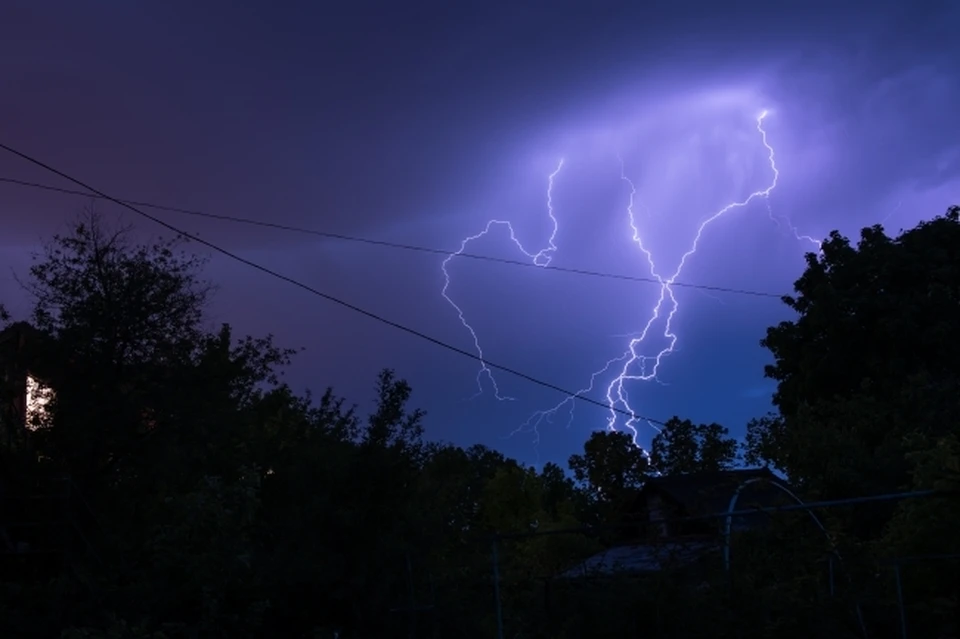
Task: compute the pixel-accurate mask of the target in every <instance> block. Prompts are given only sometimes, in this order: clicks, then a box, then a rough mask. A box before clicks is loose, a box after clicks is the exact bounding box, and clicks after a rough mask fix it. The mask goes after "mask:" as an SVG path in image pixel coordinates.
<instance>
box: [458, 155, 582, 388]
mask: <svg viewBox="0 0 960 639" xmlns="http://www.w3.org/2000/svg"><path fill="white" fill-rule="evenodd" d="M561 169H563V159H562V158H561V159H560V161H559V162H558V163H557V168H556V169H554V171H553V173H551V174H550V175H549V176H548V177H547V215H548V216H549V218H550V222H551V224H552V226H553V230H552V231H551V233H550V237H549V238H547V245H546V247H544V248H542V249H540V250H539V251H537V252H536V253H534V252H531V251H528V250H527V249H526V248H525V247H524V246H523V243H521V242H520V240H519V239H518V238H517V233H516V231H515V230H514V228H513V224H512V223H511V222H509V221H506V220H497V219H493V220H489V221H488V222H487V224H486V226H484V228H483V230H482V231H480V232H479V233H477V234H476V235H469V236H467V237H465V238H464V239H463V240H462V241H461V242H460V248H459V249H457V251H456V252H454V253H451V254H450V255H448V256H447V257H446V258H445V259H444V260H443V264H442V265H441V269H442V270H443V278H444V282H443V289H442V290H441V295H443V299H445V300H447V303H448V304H450V306H452V307H453V309H454V310H455V311H456V312H457V316H458V317H459V318H460V323H461V324H463V327H464V328H465V329H467V331H468V332H469V333H470V337H471V339H472V340H473V346H474V349H475V350H476V353H477V356H478V357H479V359H480V370H478V371H477V378H476V379H477V392H476V393H475V394H474V395H473V397H471V399H475V398H476V397H478V396H479V395H482V394H483V382H484V380H485V379H486V380H487V381H488V382H489V383H490V385H491V387H492V388H493V394H494V396H495V397H496V398H497V399H498V400H500V401H514V400H515V399H516V398H515V397H509V396H507V395H503V394H502V393H501V392H500V385H499V384H498V383H497V380H496V378H495V377H494V375H493V371H492V370H490V367H489V366H487V362H486V359H485V356H484V354H483V346H482V345H481V343H480V338H479V337H478V336H477V331H476V330H475V329H474V328H473V325H472V324H470V322H469V321H468V320H467V317H466V315H465V314H464V312H463V309H462V308H461V307H460V306H459V305H458V304H457V303H456V302H455V301H453V298H452V297H450V286H451V283H452V280H451V278H450V270H449V266H450V263H451V262H452V261H453V260H454V259H455V258H457V257H458V256H460V255H462V254H463V253H464V251H466V250H467V247H468V246H469V245H470V243H471V242H475V241H477V240H479V239H481V238H483V237H485V236H487V235H489V234H490V233H491V232H492V231H493V230H494V229H496V228H505V229H506V230H507V232H508V233H509V236H510V241H511V242H512V243H513V244H514V246H516V247H517V249H519V251H520V252H521V253H523V254H524V255H525V256H526V257H528V258H530V259H531V260H532V261H533V263H534V264H535V265H536V266H540V267H543V268H546V267H547V266H549V265H550V262H551V261H552V260H553V254H554V253H556V251H557V245H556V239H557V232H558V231H559V228H560V225H559V222H558V221H557V217H556V215H555V214H554V210H553V184H554V181H555V179H556V177H557V175H559V174H560V171H561Z"/></svg>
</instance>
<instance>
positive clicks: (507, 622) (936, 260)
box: [0, 210, 960, 639]
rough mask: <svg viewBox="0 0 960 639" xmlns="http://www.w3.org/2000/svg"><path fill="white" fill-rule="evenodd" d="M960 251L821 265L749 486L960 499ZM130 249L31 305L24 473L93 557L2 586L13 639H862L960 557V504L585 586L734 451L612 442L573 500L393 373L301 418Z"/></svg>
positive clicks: (753, 537)
mask: <svg viewBox="0 0 960 639" xmlns="http://www.w3.org/2000/svg"><path fill="white" fill-rule="evenodd" d="M958 229H960V223H958V211H956V210H953V211H951V212H950V213H949V214H948V215H947V216H945V217H942V218H938V219H936V220H933V221H931V222H929V223H926V224H921V225H920V226H918V227H917V228H916V229H913V230H910V231H907V232H906V233H904V234H903V235H901V236H900V237H899V238H895V239H891V238H888V237H886V236H884V235H883V234H882V232H881V231H880V230H879V229H878V228H874V229H866V230H865V231H864V233H863V236H862V239H861V241H860V243H859V245H858V246H857V247H853V246H852V245H850V243H849V242H848V241H847V240H846V239H844V238H842V237H840V236H839V235H837V234H833V235H832V236H831V238H830V239H829V240H828V242H827V243H826V244H825V245H824V251H823V254H822V255H819V256H810V257H809V258H808V266H807V270H806V272H805V273H804V275H803V277H801V279H800V280H798V282H797V296H796V297H794V298H789V299H787V300H786V302H787V304H788V305H789V306H790V308H791V309H793V310H794V311H795V312H796V313H797V318H796V319H795V320H793V321H791V322H785V323H782V324H780V325H779V326H777V327H773V328H772V329H771V330H770V331H769V332H768V335H767V338H766V340H765V341H764V343H765V345H766V346H767V347H768V348H769V349H770V351H771V353H772V354H773V355H774V363H773V364H772V365H771V367H770V368H769V369H768V371H767V372H768V374H769V375H770V376H771V377H772V378H773V379H775V380H776V381H777V382H778V390H777V396H776V407H777V412H776V413H773V414H771V415H768V416H766V417H764V418H761V419H758V420H754V422H752V423H751V424H750V426H749V427H748V433H747V441H746V443H745V446H744V449H743V453H744V458H745V461H746V462H747V463H750V464H755V463H763V464H769V465H771V466H775V467H777V468H779V469H781V470H783V471H784V472H785V473H786V474H787V475H788V477H789V479H790V481H791V482H792V483H793V484H795V485H796V487H797V490H798V491H800V492H801V493H802V494H803V496H804V497H805V498H811V497H824V498H828V497H845V496H851V495H861V494H868V493H871V492H879V491H891V490H899V489H902V488H908V487H909V488H914V489H930V488H935V489H957V488H960V465H958V464H960V462H958V460H960V442H958V439H957V432H956V424H957V420H958V417H960V392H957V391H958V382H960V375H958V372H960V370H958V368H957V366H958V364H957V362H958V361H960V358H958V357H957V355H960V352H957V346H956V342H955V340H952V338H951V337H950V336H951V335H952V328H951V327H952V326H956V325H958V320H960V310H958V309H960V303H958V301H960V297H958V295H960V231H958ZM130 238H131V236H130V234H129V231H127V230H126V229H120V230H114V231H111V230H108V228H107V226H106V225H105V224H104V223H103V220H102V219H100V218H99V217H98V216H96V215H95V214H93V213H88V214H86V215H85V216H84V217H83V218H81V220H80V221H79V222H78V223H77V224H76V225H75V226H74V228H73V229H72V231H71V233H70V234H67V235H64V236H59V237H56V238H54V241H53V242H52V243H51V244H50V246H49V247H47V249H46V251H45V252H44V253H43V254H42V255H39V256H38V257H37V261H36V263H35V264H34V266H33V268H32V269H31V278H30V280H29V281H28V282H27V283H26V284H25V286H26V288H27V290H28V292H30V293H31V294H32V295H33V296H34V302H35V306H34V311H33V313H32V316H31V319H32V323H33V324H34V326H35V327H36V328H37V329H38V331H39V337H40V339H39V340H38V341H37V342H36V345H35V350H34V351H33V352H31V353H30V355H31V357H32V358H33V361H34V362H35V366H36V371H37V372H38V373H39V372H42V373H43V378H44V380H45V381H48V382H49V384H50V386H51V387H52V388H54V389H55V390H56V394H55V396H54V397H53V399H52V401H51V403H50V405H49V410H48V412H47V415H46V417H45V418H44V419H46V420H47V422H48V423H46V424H45V425H46V426H47V427H45V428H42V429H39V430H36V431H32V432H30V433H29V436H30V447H29V448H26V449H23V450H19V449H18V450H16V451H7V453H9V454H8V455H7V457H5V460H4V464H5V466H4V467H5V468H6V469H8V470H10V473H13V469H17V470H16V474H17V475H19V477H18V480H17V481H18V483H19V485H20V486H21V487H28V488H31V489H33V488H34V487H36V486H39V485H41V484H42V483H44V482H45V481H46V482H48V483H49V480H50V479H51V477H54V476H61V475H67V476H69V478H70V483H69V485H71V486H74V487H75V488H76V490H75V491H74V492H71V493H70V494H71V495H72V497H71V499H72V501H70V502H69V504H70V510H69V513H71V514H70V515H69V517H70V521H71V522H72V523H73V524H74V526H75V528H74V531H75V533H76V534H74V535H73V536H71V537H63V539H65V540H67V539H68V540H69V541H64V542H63V543H64V544H65V546H64V547H63V548H61V550H64V551H69V552H65V554H64V557H65V565H61V566H54V567H52V568H51V569H49V570H48V569H47V568H46V567H44V568H43V569H42V570H41V568H40V567H39V566H40V563H39V560H37V562H36V564H37V565H36V566H33V564H31V563H29V562H30V561H33V560H32V559H29V558H27V559H25V558H24V557H14V558H10V557H7V556H5V555H4V556H3V557H0V560H4V561H5V559H10V562H9V566H12V567H13V569H15V572H14V573H11V572H10V571H9V570H5V571H4V572H3V573H2V574H0V634H2V635H3V636H17V637H51V636H60V637H61V638H63V639H75V638H76V639H79V638H90V639H93V638H97V639H101V638H102V639H106V638H118V639H119V638H123V639H127V638H137V639H147V638H151V639H180V638H184V639H186V638H188V637H189V638H194V637H241V638H242V637H251V638H254V637H274V636H289V637H293V638H295V637H326V638H332V637H335V636H336V637H341V638H344V639H346V638H348V637H384V638H387V637H395V636H397V637H398V636H405V637H410V636H440V637H446V636H457V637H474V636H476V637H480V636H486V637H488V636H495V635H496V633H497V624H498V617H499V619H500V620H502V623H503V625H504V628H505V629H506V635H507V636H513V637H521V636H523V637H580V636H591V637H620V636H638V635H640V634H649V635H650V636H657V637H664V638H665V637H696V636H718V635H719V636H738V637H743V638H749V637H758V638H759V637H767V636H847V635H848V634H849V632H850V628H854V630H855V627H854V625H855V624H853V621H852V613H851V611H852V610H853V609H854V601H856V599H855V597H861V598H862V597H863V596H864V594H863V593H869V594H870V596H871V597H873V598H874V599H875V600H876V601H878V602H881V603H882V604H883V606H884V607H887V608H891V606H893V605H894V604H895V602H896V598H895V590H894V589H893V587H892V582H890V581H889V580H887V581H884V580H883V579H880V578H878V577H876V576H875V575H877V574H880V570H881V569H880V568H879V566H881V565H886V564H884V563H883V561H884V560H886V559H889V558H890V557H898V556H899V557H905V556H920V555H930V554H936V553H947V554H949V553H960V548H958V547H957V545H956V543H955V542H956V535H955V534H954V532H955V530H956V529H957V527H958V526H960V510H958V509H957V502H956V501H952V502H951V501H944V500H929V501H923V500H915V501H909V502H904V503H903V504H902V505H900V506H898V507H893V506H891V507H890V508H889V509H887V510H885V511H884V510H878V511H877V514H875V515H872V516H870V517H865V516H840V515H825V516H824V519H825V520H826V521H827V524H828V526H829V527H830V530H831V535H829V536H825V535H823V534H821V531H819V529H814V528H812V526H811V523H810V519H809V518H808V517H806V516H803V515H802V514H801V515H798V516H797V517H792V516H776V517H771V518H770V525H769V526H768V527H767V528H765V529H762V530H758V531H748V532H744V533H738V534H737V535H735V536H734V541H733V546H732V549H733V550H732V557H733V560H732V561H733V563H732V566H734V568H735V570H734V571H733V572H727V571H726V569H725V567H724V565H723V563H722V562H721V561H720V559H719V556H714V555H709V554H707V555H704V556H703V557H701V558H700V559H698V561H697V562H696V563H695V564H693V565H688V564H677V565H676V566H673V567H671V568H670V569H664V570H661V571H659V572H655V573H652V574H648V575H646V576H643V577H639V578H638V577H637V575H635V574H631V575H626V574H614V575H608V576H606V577H604V578H602V579H598V580H596V581H591V580H579V579H571V578H568V577H567V576H565V575H566V572H567V570H568V569H569V568H571V567H573V566H575V565H577V564H578V563H579V562H581V561H582V560H584V559H586V558H588V557H590V556H591V555H593V554H594V553H597V552H599V551H602V550H605V549H607V548H609V547H610V546H611V545H614V544H624V543H630V544H637V543H639V542H640V541H643V539H638V538H630V537H629V535H633V534H635V533H633V532H625V533H623V534H620V535H610V534H606V533H600V532H598V531H599V530H602V529H603V528H604V525H606V524H624V523H635V519H632V518H636V517H642V516H644V515H645V513H644V512H642V511H638V501H637V495H638V493H639V491H640V490H641V489H642V487H643V486H644V484H645V482H646V481H647V479H648V478H649V477H650V475H651V473H653V472H654V471H656V472H659V473H663V474H684V473H698V472H704V471H719V470H724V469H729V468H733V467H735V466H737V465H738V464H739V463H740V462H741V459H739V457H738V452H739V451H738V450H737V446H736V442H735V441H734V440H733V439H732V438H731V437H730V435H729V433H728V431H727V430H726V429H725V428H723V427H722V426H719V425H718V424H713V423H710V424H695V423H693V422H691V421H689V420H684V419H681V418H679V417H675V418H673V419H671V420H669V421H668V423H667V424H666V425H665V427H664V428H663V430H662V432H661V433H660V434H658V435H657V436H656V437H655V438H654V440H653V443H652V446H651V450H650V456H649V457H648V456H647V455H646V453H645V452H644V451H643V450H641V449H640V448H639V447H638V446H636V445H635V444H634V442H633V439H632V438H631V437H630V436H629V435H628V434H625V433H618V432H609V431H601V432H595V433H593V434H591V436H590V437H589V438H588V440H587V441H586V442H585V444H584V447H583V451H582V452H581V453H578V454H576V455H573V456H571V457H570V459H569V462H568V466H569V471H570V474H569V475H568V474H567V472H565V470H564V469H563V468H561V467H560V466H559V465H556V464H552V463H548V464H545V465H544V466H543V467H542V468H540V469H539V470H536V469H534V468H531V467H529V466H526V465H523V464H521V463H519V462H517V461H516V460H512V459H509V458H507V457H505V456H504V455H503V454H501V453H499V452H497V451H494V450H490V449H488V448H485V447H483V446H472V447H467V448H463V447H458V446H453V445H450V444H445V443H438V442H428V441H425V439H424V432H423V424H424V416H425V413H424V412H423V411H420V410H418V409H416V408H414V407H412V406H411V402H412V400H413V391H412V389H411V387H410V386H409V385H408V384H407V383H406V381H405V380H403V379H402V378H400V377H399V376H397V375H396V374H395V373H394V372H393V371H391V370H389V369H387V370H384V371H383V372H381V373H380V375H379V376H378V377H377V379H376V383H375V385H374V388H373V398H374V400H375V406H374V408H373V409H372V411H371V412H370V413H369V414H368V415H363V414H360V413H359V412H358V410H357V409H355V408H354V407H352V406H351V405H350V404H348V403H347V402H346V401H345V400H344V399H342V398H340V397H338V396H337V395H336V394H335V393H334V391H333V390H332V389H331V388H327V389H326V390H325V391H324V392H323V393H322V394H321V395H319V396H317V397H314V396H311V395H309V394H306V395H303V396H300V395H297V394H295V393H294V392H293V391H292V390H291V389H290V388H289V387H288V386H286V385H285V384H284V383H283V378H282V372H283V369H284V367H285V366H286V365H287V364H288V363H289V361H290V359H291V357H292V356H293V355H294V351H292V350H290V349H286V348H282V347H280V346H277V345H275V344H274V341H273V339H272V338H271V337H269V336H267V337H263V338H255V337H238V336H236V335H235V334H234V331H233V330H232V329H231V327H230V326H229V325H223V326H221V327H218V328H216V329H213V330H211V329H210V328H209V326H208V324H207V321H206V316H205V313H204V310H205V305H206V303H207V301H208V299H209V295H210V293H211V291H212V287H211V286H210V285H209V284H207V283H205V282H204V281H203V279H202V277H201V267H202V266H203V260H200V259H198V258H196V257H193V256H191V255H189V254H188V253H186V252H183V251H181V250H180V249H179V248H178V247H179V241H175V242H168V241H166V240H160V241H158V242H156V243H154V244H148V245H137V244H135V243H133V242H132V240H131V239H130ZM9 319H10V318H9V317H6V316H5V314H4V313H3V312H2V307H0V322H8V321H9ZM7 453H5V454H7ZM38 459H40V460H41V461H39V462H38V461H37V460H38ZM14 462H16V465H15V464H14ZM11 490H12V489H11ZM4 522H5V520H3V519H2V518H0V531H2V532H3V533H4V534H7V528H6V527H5V526H6V524H5V523H4ZM569 530H576V531H578V532H577V533H575V534H560V533H561V531H569ZM624 530H628V529H626V528H624ZM630 530H632V529H630ZM10 531H11V532H10V534H14V535H15V534H18V533H15V532H13V529H12V528H11V529H10ZM545 533H550V534H545ZM25 539H26V538H25V537H24V538H23V539H20V538H17V539H16V541H18V542H22V543H26V542H25V541H24V540H25ZM3 542H4V540H3V539H0V544H2V543H3ZM494 548H495V549H496V554H495V556H496V573H495V574H496V575H497V581H496V586H497V588H496V591H495V590H494V562H493V557H494ZM840 551H842V552H843V556H844V562H845V564H844V565H845V566H848V565H852V564H853V563H854V560H856V561H857V562H860V563H858V564H857V567H858V568H857V569H858V570H860V567H861V564H862V565H864V566H867V567H868V568H869V570H863V571H862V573H863V575H866V577H863V576H862V575H861V574H860V573H857V579H861V578H862V580H861V581H860V582H858V584H859V585H858V588H853V587H852V586H850V587H849V588H848V589H841V588H840V587H839V586H837V592H838V594H836V596H834V597H832V598H828V597H827V596H826V594H825V593H827V587H826V586H825V574H826V564H825V563H824V562H825V561H826V560H825V558H829V557H834V556H839V552H840ZM830 561H832V560H830ZM16 562H20V563H16ZM28 565H29V566H33V567H31V568H30V570H27V569H26V566H28ZM831 566H832V564H831ZM4 567H8V563H4ZM845 570H846V568H845ZM848 572H852V569H850V570H848ZM11 574H13V576H12V577H11ZM883 574H887V575H889V574H892V573H889V571H888V572H887V573H883ZM952 576H953V574H952V572H951V571H949V570H944V568H943V565H933V564H927V565H925V566H919V565H918V566H912V567H911V568H910V569H909V571H908V569H907V568H906V567H904V571H903V580H904V584H905V587H909V588H910V592H911V597H912V598H913V599H912V601H911V602H910V604H909V605H910V609H909V614H910V618H911V624H912V627H913V628H915V629H916V630H917V632H920V633H922V634H918V635H917V636H937V635H936V633H937V632H941V631H944V629H945V628H946V629H947V630H949V624H948V623H947V622H946V621H944V620H945V619H949V617H950V613H949V611H950V610H952V609H955V606H956V605H957V600H958V599H957V597H958V593H957V589H956V585H955V583H954V582H955V580H953V579H951V577H952ZM837 583H840V582H839V581H838V582H837ZM844 583H846V582H844ZM850 583H852V581H850ZM861 586H862V587H861ZM868 586H869V587H868ZM495 592H496V593H498V595H497V596H495ZM848 597H853V598H848ZM497 603H499V615H498V613H497V607H496V604H497ZM951 607H953V608H951ZM891 609H892V608H891ZM690 610H696V611H697V614H695V615H692V614H689V611H690ZM888 625H889V624H888Z"/></svg>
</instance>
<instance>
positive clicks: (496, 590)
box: [491, 537, 503, 639]
mask: <svg viewBox="0 0 960 639" xmlns="http://www.w3.org/2000/svg"><path fill="white" fill-rule="evenodd" d="M491 554H492V557H493V596H494V598H495V599H496V606H497V639H503V609H502V606H501V604H500V558H499V555H498V550H497V538H496V537H494V538H493V552H492V553H491Z"/></svg>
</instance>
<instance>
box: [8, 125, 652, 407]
mask: <svg viewBox="0 0 960 639" xmlns="http://www.w3.org/2000/svg"><path fill="white" fill-rule="evenodd" d="M0 149H3V150H5V151H7V152H9V153H12V154H13V155H16V156H17V157H19V158H21V159H23V160H26V161H27V162H29V163H31V164H33V165H35V166H39V167H40V168H42V169H44V170H45V171H49V172H50V173H53V174H54V175H59V176H60V177H62V178H64V179H65V180H68V181H70V182H73V183H74V184H76V185H77V186H79V187H80V188H83V189H86V190H87V191H89V193H85V194H84V195H90V194H93V195H96V196H97V197H99V198H100V199H103V200H107V201H109V202H113V203H114V204H117V205H119V206H122V207H124V208H126V209H129V210H131V211H133V212H134V213H136V214H137V215H140V216H142V217H145V218H147V219H148V220H150V221H151V222H153V223H155V224H159V225H160V226H162V227H164V228H165V229H167V230H169V231H173V232H174V233H176V234H177V235H180V236H182V237H185V238H188V239H190V240H192V241H194V242H198V243H200V244H202V245H204V246H206V247H207V248H210V249H213V250H214V251H216V252H217V253H220V254H222V255H225V256H227V257H229V258H230V259H233V260H236V261H237V262H240V263H241V264H246V265H247V266H249V267H250V268H253V269H256V270H258V271H260V272H262V273H266V274H267V275H270V276H271V277H275V278H277V279H279V280H283V281H284V282H287V283H288V284H292V285H294V286H296V287H298V288H301V289H303V290H305V291H307V292H308V293H313V294H314V295H316V296H317V297H322V298H323V299H325V300H327V301H329V302H333V303H334V304H337V305H339V306H342V307H343V308H346V309H348V310H351V311H353V312H354V313H359V314H360V315H364V316H366V317H369V318H370V319H373V320H376V321H378V322H380V323H381V324H386V325H387V326H390V327H392V328H395V329H397V330H399V331H403V332H404V333H408V334H410V335H413V336H414V337H419V338H420V339H422V340H425V341H427V342H430V343H431V344H435V345H437V346H440V347H441V348H445V349H447V350H448V351H451V352H454V353H457V354H459V355H463V356H465V357H469V358H470V359H472V360H475V361H478V362H480V363H482V364H485V365H486V366H488V367H490V368H495V369H497V370H500V371H503V372H504V373H509V374H510V375H513V376H514V377H519V378H520V379H523V380H526V381H528V382H531V383H533V384H536V385H538V386H542V387H543V388H548V389H550V390H553V391H556V392H558V393H562V394H564V395H566V396H567V397H573V398H575V399H578V400H580V401H582V402H586V403H588V404H593V405H595V406H599V407H601V408H604V409H607V410H613V411H614V412H616V413H619V414H621V415H625V416H627V417H630V418H632V419H635V420H643V421H646V422H650V423H651V424H657V425H660V426H665V425H666V422H663V421H661V420H658V419H652V418H650V417H644V416H642V415H634V414H632V413H630V412H629V411H625V410H623V409H620V408H615V407H614V408H611V407H610V406H608V405H607V404H604V403H603V402H601V401H598V400H595V399H591V398H589V397H584V396H582V395H580V394H579V393H575V392H572V391H568V390H566V389H564V388H562V387H560V386H557V385H555V384H551V383H550V382H545V381H543V380H541V379H538V378H536V377H533V376H532V375H527V374H526V373H523V372H521V371H518V370H516V369H514V368H510V367H509V366H503V365H501V364H495V363H493V362H491V361H489V360H487V359H484V358H482V357H480V356H479V355H477V354H475V353H471V352H470V351H466V350H463V349H462V348H458V347H456V346H454V345H452V344H448V343H446V342H444V341H442V340H439V339H437V338H436V337H431V336H430V335H427V334H426V333H423V332H421V331H418V330H417V329H414V328H410V327H409V326H406V325H404V324H400V323H399V322H395V321H393V320H389V319H387V318H385V317H383V316H382V315H378V314H376V313H374V312H372V311H368V310H366V309H363V308H360V307H359V306H356V305H354V304H351V303H350V302H347V301H344V300H342V299H340V298H338V297H334V296H333V295H330V294H328V293H324V292H322V291H319V290H317V289H315V288H313V287H312V286H309V285H307V284H304V283H303V282H300V281H299V280H295V279H293V278H292V277H289V276H286V275H283V274H282V273H278V272H276V271H274V270H272V269H269V268H267V267H266V266H263V265H261V264H258V263H256V262H254V261H252V260H248V259H246V258H244V257H241V256H239V255H237V254H236V253H233V252H231V251H229V250H227V249H225V248H222V247H220V246H218V245H217V244H214V243H213V242H210V241H209V240H205V239H203V238H201V237H198V236H196V235H193V234H191V233H187V232H186V231H181V230H180V229H179V228H177V227H175V226H173V225H172V224H170V223H168V222H165V221H163V220H161V219H160V218H158V217H156V216H153V215H150V214H149V213H145V212H143V211H141V210H140V209H138V208H137V207H136V206H135V205H133V204H130V203H129V202H124V201H123V200H118V199H116V198H114V197H111V196H109V195H107V194H106V193H104V192H103V191H99V190H97V189H95V188H93V187H92V186H90V185H88V184H85V183H84V182H81V181H80V180H78V179H77V178H75V177H72V176H70V175H67V174H66V173H64V172H63V171H60V170H58V169H55V168H53V167H52V166H50V165H49V164H46V163H44V162H41V161H40V160H38V159H36V158H34V157H31V156H29V155H27V154H26V153H22V152H21V151H18V150H16V149H14V148H12V147H10V146H7V145H6V144H3V143H2V142H0Z"/></svg>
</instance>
